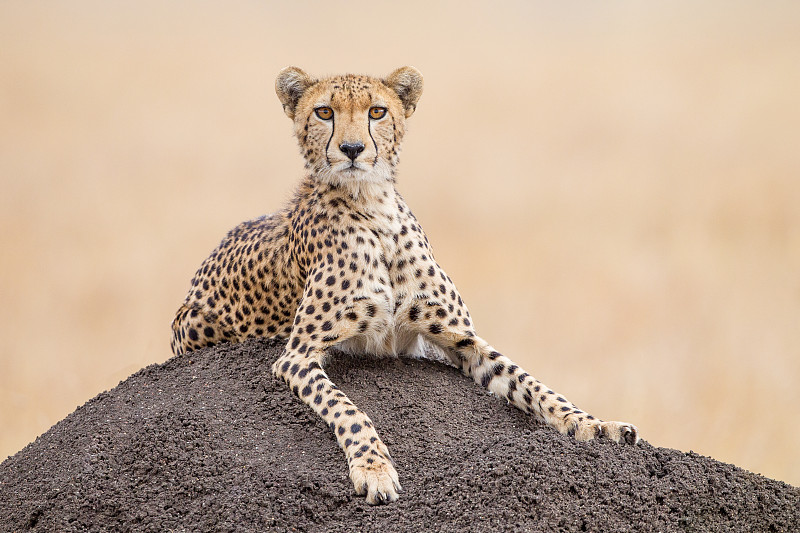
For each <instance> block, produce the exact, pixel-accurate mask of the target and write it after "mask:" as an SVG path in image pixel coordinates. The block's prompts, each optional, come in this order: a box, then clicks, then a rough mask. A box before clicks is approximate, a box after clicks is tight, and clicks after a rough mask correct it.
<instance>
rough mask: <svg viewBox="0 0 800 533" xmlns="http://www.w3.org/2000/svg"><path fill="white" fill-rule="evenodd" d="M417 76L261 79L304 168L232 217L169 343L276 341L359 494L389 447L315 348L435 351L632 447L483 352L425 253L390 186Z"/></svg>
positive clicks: (391, 492) (373, 479) (623, 431)
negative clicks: (290, 193) (281, 197)
mask: <svg viewBox="0 0 800 533" xmlns="http://www.w3.org/2000/svg"><path fill="white" fill-rule="evenodd" d="M422 86H423V82H422V75H421V74H420V73H419V71H417V70H416V69H414V68H413V67H403V68H400V69H397V70H395V71H394V72H392V73H391V74H390V75H389V76H388V77H386V78H383V79H378V78H373V77H367V76H355V75H349V74H348V75H344V76H335V77H330V78H325V79H315V78H312V77H310V76H309V75H308V74H306V73H305V72H303V71H302V70H300V69H299V68H296V67H288V68H286V69H284V70H282V71H281V72H280V74H279V75H278V78H277V81H276V84H275V89H276V92H277V94H278V98H279V99H280V101H281V103H282V104H283V109H284V111H285V112H286V114H287V115H288V116H289V118H291V119H292V120H293V121H294V132H295V135H296V136H297V139H298V141H299V144H300V148H301V150H302V153H303V157H304V158H305V167H306V169H307V176H306V177H305V178H304V179H303V181H302V182H301V183H300V186H299V188H298V189H297V193H296V194H295V196H294V198H293V199H292V200H291V201H290V202H289V203H288V205H287V206H286V207H285V208H284V209H283V210H281V211H279V212H277V213H274V214H271V215H267V216H264V217H261V218H258V219H256V220H252V221H249V222H245V223H243V224H241V225H239V226H237V227H236V228H234V229H233V230H232V231H231V232H230V233H229V234H228V235H227V237H226V238H225V239H224V240H223V241H222V243H221V244H220V245H219V246H218V247H217V249H216V250H214V251H213V252H212V253H211V255H210V256H209V257H208V259H206V260H205V262H203V264H202V266H201V267H200V269H199V270H198V271H197V273H196V274H195V276H194V279H192V287H191V290H190V291H189V294H188V296H187V297H186V301H185V302H184V303H183V305H181V307H180V309H179V310H178V312H177V316H176V317H175V320H174V321H173V323H172V334H173V337H172V350H173V351H174V352H175V353H176V354H182V353H185V352H190V351H192V350H196V349H198V348H202V347H205V346H211V345H214V344H217V343H220V342H238V341H242V340H243V339H246V338H249V337H261V336H266V337H274V338H280V339H285V340H286V341H287V342H286V351H285V353H284V354H283V355H282V356H281V357H280V358H279V359H278V360H277V362H276V363H275V364H274V366H273V368H272V370H273V372H274V373H275V374H276V375H277V376H279V377H280V378H282V379H283V380H285V381H286V383H287V384H288V385H289V387H291V389H292V391H293V392H294V393H295V394H296V395H297V396H298V397H300V399H301V400H303V401H304V402H305V403H306V404H308V405H309V406H310V407H311V408H312V409H313V410H314V411H316V413H317V414H318V415H319V416H321V417H322V418H323V419H324V420H325V422H326V423H328V425H329V426H330V428H331V429H332V430H333V431H334V433H335V435H336V438H337V439H338V442H339V445H340V446H341V447H342V449H343V450H344V453H345V455H346V456H347V463H348V466H349V468H350V479H351V480H352V482H353V485H354V487H355V491H356V492H357V493H358V494H366V499H367V502H368V503H371V504H375V503H383V502H391V501H394V500H396V499H397V498H398V494H397V493H398V491H400V482H399V480H398V476H397V472H396V471H395V468H394V466H393V461H392V459H391V457H390V455H389V450H388V449H387V448H386V446H385V445H384V443H383V442H382V441H381V439H380V437H378V433H377V432H376V430H375V427H374V426H373V424H372V422H371V421H370V419H369V417H368V416H367V415H366V414H365V413H363V412H362V411H361V410H360V409H359V408H358V407H356V406H355V405H354V404H353V403H352V402H351V401H350V400H349V399H348V398H347V396H346V395H345V394H344V393H343V392H342V391H341V390H339V388H338V387H337V386H336V385H334V384H333V383H332V382H331V381H330V380H329V379H328V376H327V375H326V374H325V371H324V370H323V363H324V361H325V355H326V349H327V348H329V347H332V346H340V347H344V348H345V349H349V350H354V351H358V352H366V353H370V354H375V355H397V354H404V353H405V354H412V353H413V354H422V353H423V350H424V347H425V343H430V345H432V346H435V347H437V348H438V349H439V350H441V351H443V352H444V353H445V354H446V355H447V356H448V357H449V358H450V360H451V361H452V362H453V363H454V364H455V365H456V366H458V367H459V368H460V369H461V370H462V371H463V373H464V374H466V375H467V376H471V377H472V378H473V379H474V380H475V381H476V382H478V383H480V384H481V385H483V386H484V387H486V388H487V389H489V390H490V391H492V392H493V393H495V394H497V395H498V396H501V397H504V398H507V399H508V401H509V402H510V403H513V404H514V405H515V406H517V407H518V408H520V409H522V410H524V411H526V412H528V413H531V414H533V415H534V416H536V417H537V418H539V419H541V420H543V421H545V422H546V423H548V424H550V425H551V426H553V427H555V428H556V429H557V430H558V431H560V432H561V433H565V434H569V435H573V436H574V437H575V438H577V439H579V440H589V439H592V438H595V437H598V436H600V435H604V436H606V437H609V438H611V439H613V440H614V441H617V442H627V443H631V444H634V443H636V442H637V440H638V430H637V429H636V427H635V426H633V425H631V424H626V423H621V422H603V421H601V420H599V419H597V418H595V417H593V416H591V415H589V414H587V413H585V412H583V411H581V410H579V409H578V408H577V407H575V405H573V404H572V403H570V402H569V401H567V400H566V399H565V398H564V397H563V396H562V395H559V394H557V393H555V392H553V391H552V390H550V389H549V388H548V387H547V386H545V385H544V384H542V383H541V382H540V381H538V380H537V379H535V378H534V377H533V376H531V375H530V374H528V373H527V372H525V371H524V370H523V369H522V368H520V367H519V366H518V365H516V364H514V363H513V362H512V361H511V360H510V359H509V358H508V357H506V356H504V355H502V354H500V353H499V352H497V351H495V350H494V349H493V348H492V347H491V346H490V345H489V344H488V343H487V342H486V341H485V340H483V339H482V338H480V337H478V336H477V334H476V333H475V329H474V325H473V324H472V320H471V318H470V314H469V311H467V306H466V305H465V304H464V302H463V300H462V299H461V296H459V294H458V290H456V287H455V285H454V284H453V282H452V281H451V279H450V277H449V276H448V275H447V274H446V273H445V271H444V270H443V269H442V267H440V266H439V265H438V263H436V261H435V259H434V257H433V252H432V250H431V246H430V244H429V243H428V239H427V238H426V237H425V233H424V232H423V230H422V227H421V226H420V224H419V222H417V219H416V218H415V217H414V215H413V214H412V213H411V210H410V209H409V208H408V206H407V205H406V203H405V202H404V201H403V198H402V197H401V196H400V195H399V194H398V193H397V191H396V189H395V169H396V166H397V163H398V151H399V149H400V142H401V141H402V139H403V135H404V133H405V123H406V119H407V118H408V117H410V116H411V115H412V114H413V113H414V111H415V109H416V106H417V101H418V100H419V97H420V95H421V93H422Z"/></svg>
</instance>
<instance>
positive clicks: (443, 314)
mask: <svg viewBox="0 0 800 533" xmlns="http://www.w3.org/2000/svg"><path fill="white" fill-rule="evenodd" d="M436 316H438V317H439V318H444V317H446V316H447V311H445V310H444V308H442V307H440V308H439V309H437V310H436Z"/></svg>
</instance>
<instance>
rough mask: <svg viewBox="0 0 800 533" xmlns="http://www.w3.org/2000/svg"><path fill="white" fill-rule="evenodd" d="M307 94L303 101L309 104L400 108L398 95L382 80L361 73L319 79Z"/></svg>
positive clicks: (343, 107) (342, 107)
mask: <svg viewBox="0 0 800 533" xmlns="http://www.w3.org/2000/svg"><path fill="white" fill-rule="evenodd" d="M307 96H308V99H307V100H306V99H305V98H304V100H306V102H305V103H307V104H310V105H311V106H317V105H330V106H332V107H334V108H338V109H355V108H367V107H370V106H374V105H379V106H384V107H394V108H397V109H398V110H399V109H402V102H401V101H400V97H399V96H398V95H397V94H396V93H395V92H394V91H393V90H392V89H390V88H389V87H387V86H386V85H385V84H384V83H383V81H382V80H380V79H378V78H373V77H370V76H363V75H355V74H344V75H340V76H334V77H331V78H326V79H323V80H320V81H318V82H317V83H316V84H315V85H314V86H313V87H312V88H311V89H310V90H309V94H308V95H307Z"/></svg>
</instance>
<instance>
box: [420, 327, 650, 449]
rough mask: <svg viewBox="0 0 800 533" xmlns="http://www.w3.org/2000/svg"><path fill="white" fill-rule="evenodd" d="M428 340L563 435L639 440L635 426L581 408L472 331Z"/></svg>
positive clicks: (468, 372)
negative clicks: (598, 415)
mask: <svg viewBox="0 0 800 533" xmlns="http://www.w3.org/2000/svg"><path fill="white" fill-rule="evenodd" d="M431 340H433V341H434V342H435V343H436V344H438V345H439V346H441V347H443V348H445V350H446V352H447V353H448V354H449V355H450V358H451V360H453V362H454V363H455V364H456V365H458V366H460V368H461V370H462V372H463V373H464V374H466V375H467V376H471V377H472V378H473V379H474V380H475V381H476V382H477V383H480V384H481V385H482V386H483V387H485V388H487V389H488V390H490V391H491V392H493V393H494V394H496V395H497V396H499V397H501V398H505V399H507V400H508V402H509V403H511V404H513V405H515V406H516V407H517V408H519V409H521V410H523V411H525V412H527V413H531V414H533V415H534V416H536V417H538V418H539V419H540V420H542V421H544V422H545V423H547V424H549V425H551V426H553V427H554V428H556V429H557V430H558V431H559V432H561V433H563V434H566V435H570V436H573V437H575V438H576V439H578V440H582V441H586V440H591V439H593V438H595V437H599V436H601V435H603V436H606V437H608V438H610V439H612V440H614V441H616V442H620V443H623V442H624V443H628V444H635V443H636V442H638V440H639V436H638V430H637V428H636V426H634V425H632V424H628V423H625V422H604V421H602V420H599V419H597V418H595V417H594V416H592V415H590V414H588V413H585V412H583V411H581V410H580V409H578V408H577V407H576V406H575V405H574V404H573V403H572V402H570V401H569V400H567V399H566V398H565V397H564V396H562V395H560V394H558V393H556V392H554V391H553V390H552V389H550V388H548V387H547V386H546V385H545V384H543V383H542V382H541V381H539V380H538V379H536V378H534V377H533V376H531V375H530V374H528V373H527V372H525V371H524V370H523V369H522V368H520V367H519V366H518V365H517V364H515V363H514V362H513V361H512V360H511V359H509V358H508V357H506V356H504V355H502V354H501V353H499V352H497V351H496V350H495V349H494V348H492V347H491V346H490V345H489V344H488V343H487V342H486V341H485V340H483V339H482V338H480V337H478V336H475V335H474V334H467V333H464V332H454V331H450V332H448V333H442V334H440V335H436V336H434V338H432V339H431Z"/></svg>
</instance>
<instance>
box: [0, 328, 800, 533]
mask: <svg viewBox="0 0 800 533" xmlns="http://www.w3.org/2000/svg"><path fill="white" fill-rule="evenodd" d="M280 351H281V347H280V346H279V345H278V344H275V343H271V342H269V341H251V342H248V343H245V344H241V345H223V346H220V347H217V348H213V349H208V350H203V351H201V352H196V353H193V354H189V355H184V356H179V357H175V358H173V359H170V360H169V361H167V362H166V363H165V364H163V365H153V366H149V367H147V368H145V369H143V370H141V371H139V372H137V373H136V374H134V375H133V376H131V377H130V378H128V379H127V380H126V381H124V382H122V383H120V384H119V386H117V387H116V388H115V389H113V390H111V391H109V392H104V393H102V394H100V395H99V396H97V397H96V398H94V399H92V400H91V401H89V402H88V403H86V404H85V405H84V406H82V407H80V408H78V409H77V410H76V411H75V412H74V413H72V414H71V415H69V416H68V417H67V418H65V419H64V420H62V421H61V422H59V423H58V424H56V425H55V426H53V427H52V428H51V429H50V430H49V431H48V432H47V433H45V434H44V435H42V436H41V437H39V438H38V439H36V441H35V442H33V443H32V444H30V445H28V446H27V447H26V448H25V449H24V450H22V451H21V452H19V453H17V454H16V455H14V456H13V457H10V458H8V459H7V460H6V461H4V462H3V463H2V464H0V530H2V531H24V530H29V529H30V530H36V531H64V532H66V531H157V532H162V531H332V532H333V531H348V532H349V531H366V530H370V531H414V532H418V531H548V532H550V531H659V532H661V531H726V532H727V531H742V532H745V531H746V532H753V531H782V532H783V531H785V532H790V531H800V489H798V488H795V487H792V486H790V485H787V484H785V483H782V482H779V481H773V480H771V479H767V478H764V477H762V476H759V475H756V474H752V473H749V472H746V471H744V470H742V469H740V468H737V467H735V466H732V465H728V464H724V463H720V462H717V461H715V460H713V459H710V458H707V457H701V456H698V455H696V454H693V453H689V454H685V453H682V452H679V451H676V450H671V449H666V448H655V447H653V446H651V445H649V444H647V443H645V442H642V443H640V444H639V445H637V446H620V445H617V444H615V443H612V442H608V441H595V442H590V443H579V442H575V441H573V440H571V439H569V438H567V437H563V436H561V435H559V434H558V433H556V432H555V431H553V430H551V429H549V428H546V427H544V426H542V425H541V424H539V423H537V422H535V421H533V420H532V419H531V418H529V417H528V416H525V415H524V414H522V413H521V412H519V411H517V410H516V409H514V408H512V407H510V406H508V405H506V404H505V402H502V401H500V400H499V399H497V398H494V397H491V396H489V395H488V394H487V393H485V392H484V391H483V390H482V389H481V388H480V387H479V386H478V385H476V384H474V383H472V382H471V381H470V380H468V379H466V378H465V377H463V376H462V375H461V374H460V373H458V372H457V371H456V370H455V369H453V368H451V367H448V366H445V365H442V364H441V363H435V362H430V361H419V360H409V359H400V360H397V359H381V360H375V359H360V358H352V357H348V356H344V355H341V356H336V357H334V358H333V360H332V361H331V362H330V363H329V365H328V366H327V367H326V368H327V370H328V373H329V375H330V376H331V379H333V381H334V382H335V383H337V384H338V385H339V386H340V387H341V388H342V389H343V390H344V391H345V392H346V393H347V394H348V395H349V396H350V398H351V399H352V400H353V401H354V402H355V403H356V404H357V405H358V406H360V407H361V408H362V409H364V410H365V411H366V412H367V413H368V414H369V415H370V417H371V418H372V420H373V421H374V423H375V425H376V426H377V428H378V431H379V433H380V435H381V436H382V437H383V439H384V441H385V442H386V444H387V445H388V447H389V450H390V451H391V453H392V457H393V458H394V460H395V461H396V463H397V470H398V472H399V474H400V480H401V483H402V484H403V488H404V492H403V493H402V494H401V499H400V501H398V502H396V503H394V504H391V505H387V506H381V507H371V506H369V505H367V504H366V503H365V502H364V500H363V498H361V497H358V496H356V495H355V494H354V492H353V487H352V485H351V483H350V480H349V478H348V476H347V466H346V463H345V459H344V455H343V454H342V452H341V451H340V450H339V448H338V446H337V444H336V441H335V439H334V437H333V435H332V433H331V432H330V430H329V429H328V428H327V427H326V426H325V425H324V424H323V423H322V422H321V421H320V420H319V419H317V417H316V415H314V414H313V412H312V411H311V410H310V409H309V408H307V407H306V406H305V405H303V404H302V403H301V402H300V401H299V400H297V399H296V398H294V397H293V396H292V394H291V393H290V392H289V390H288V389H287V388H286V386H285V385H284V384H283V383H282V382H279V381H278V380H276V379H274V378H273V377H272V376H271V374H270V372H269V368H270V365H271V363H272V361H273V360H274V359H275V358H276V357H277V356H278V355H279V353H280Z"/></svg>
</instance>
